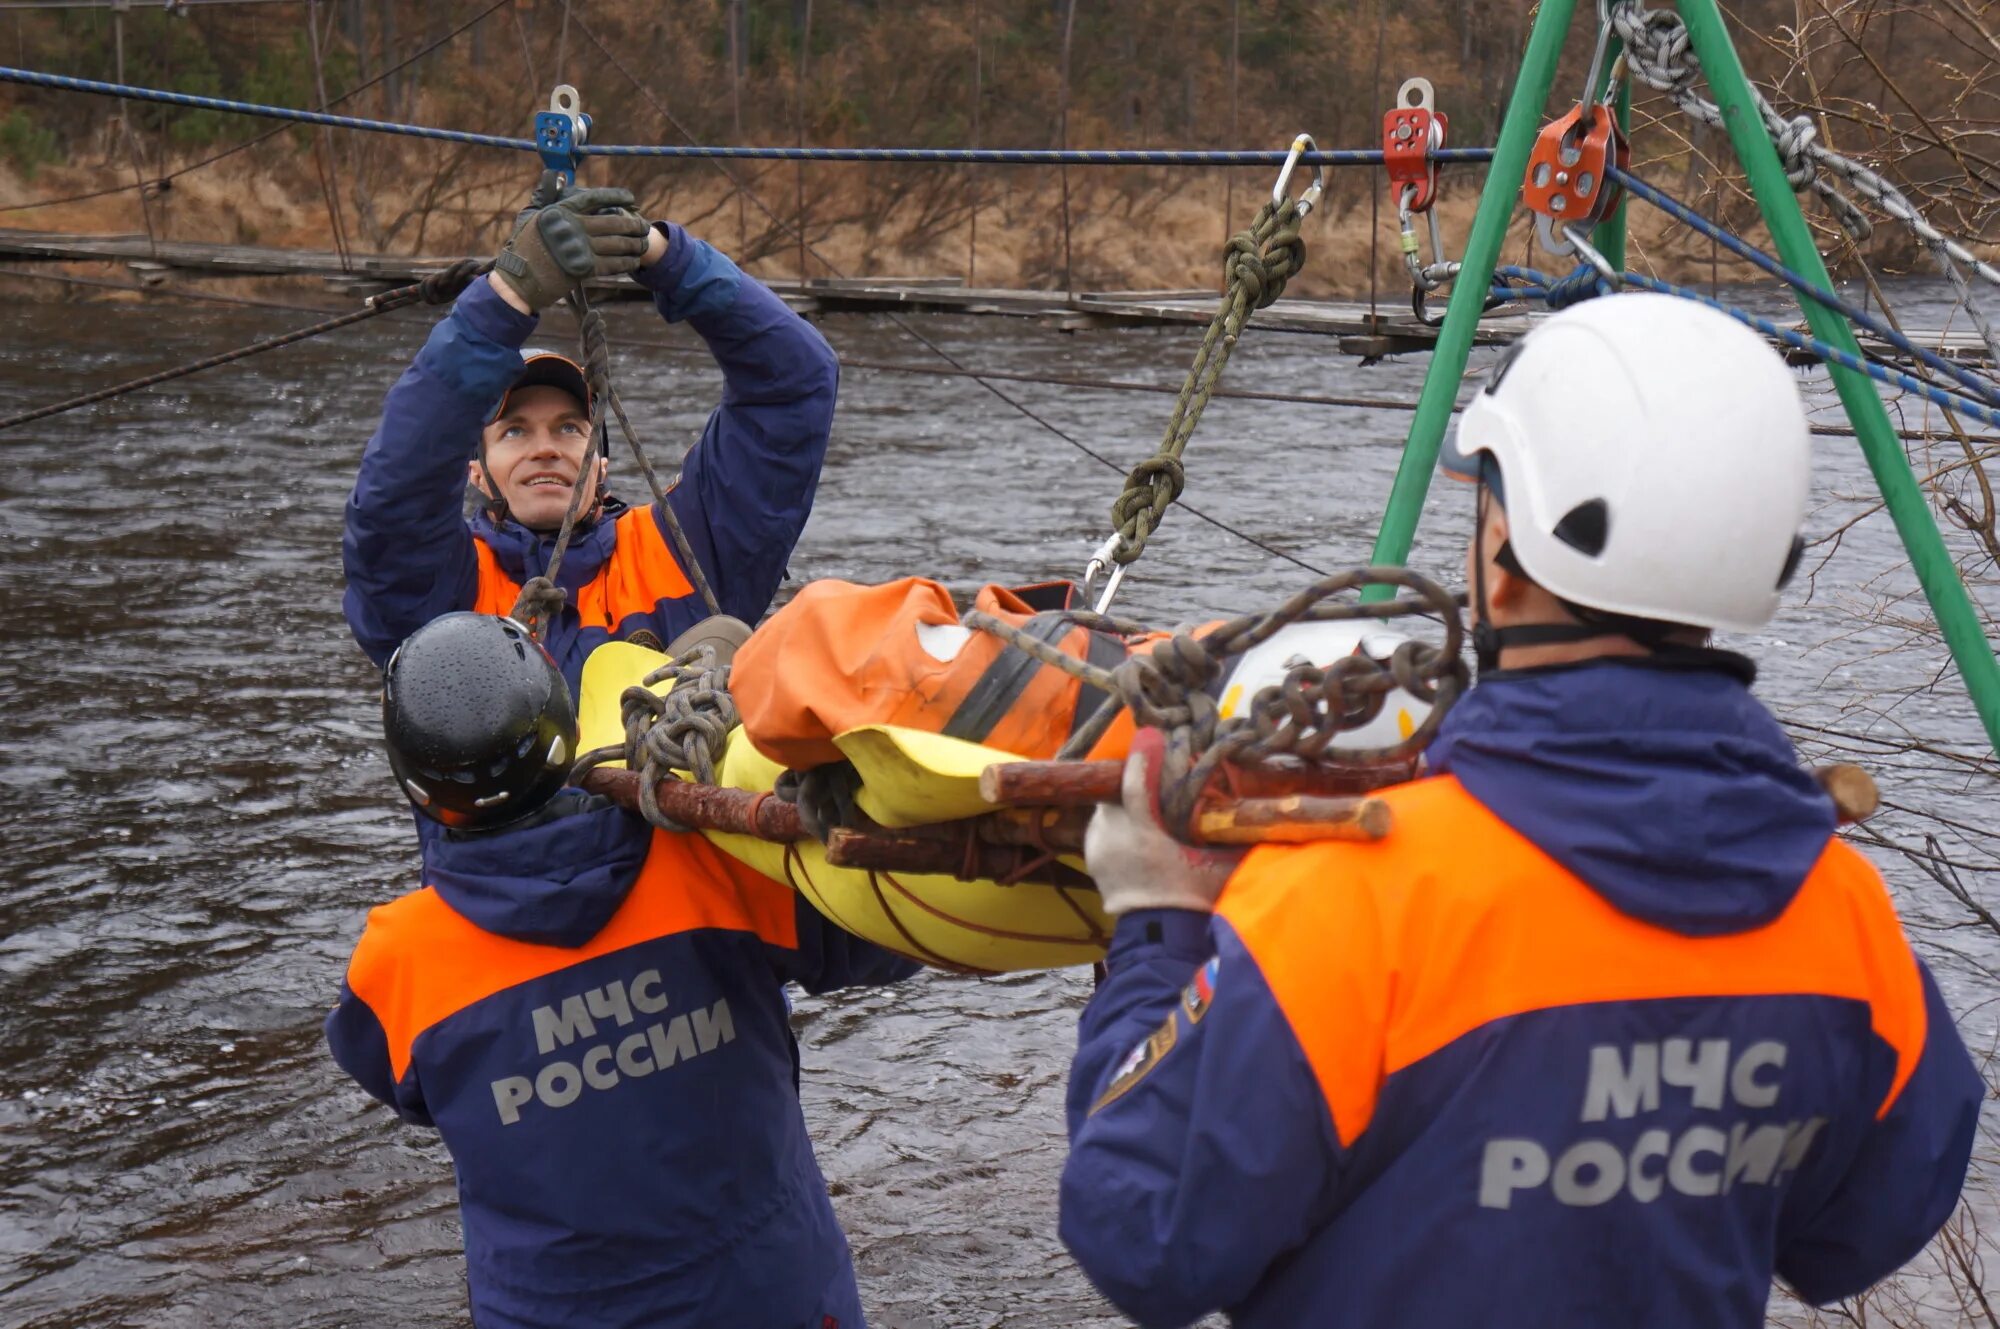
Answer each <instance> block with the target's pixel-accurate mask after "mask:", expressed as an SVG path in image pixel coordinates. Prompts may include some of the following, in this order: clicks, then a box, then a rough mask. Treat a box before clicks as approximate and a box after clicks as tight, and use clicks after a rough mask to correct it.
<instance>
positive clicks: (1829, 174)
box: [1609, 0, 2000, 360]
mask: <svg viewBox="0 0 2000 1329" xmlns="http://www.w3.org/2000/svg"><path fill="white" fill-rule="evenodd" d="M1609 19H1610V23H1611V26H1612V28H1613V30H1614V31H1616V32H1617V34H1618V36H1619V37H1620V38H1621V39H1622V40H1623V41H1624V43H1625V54H1626V57H1627V67H1628V68H1629V69H1630V70H1631V72H1632V74H1633V75H1634V76H1635V77H1636V78H1638V79H1639V80H1641V81H1642V82H1644V83H1645V84H1647V85H1648V86H1649V87H1653V88H1656V89H1658V90H1659V91H1661V92H1664V93H1666V94H1667V95H1668V96H1669V97H1671V98H1672V99H1673V102H1674V104H1675V105H1676V106H1678V107H1680V109H1681V112H1682V113H1683V114H1685V115H1686V116H1688V117H1689V118H1690V119H1692V120H1696V121H1698V122H1700V123H1702V124H1705V125H1708V126H1710V127H1711V128H1714V129H1724V128H1725V125H1724V123H1723V117H1722V108H1721V107H1719V106H1717V105H1716V104H1715V103H1714V102H1712V101H1710V100H1708V99H1707V98H1706V97H1703V96H1701V95H1700V94H1699V93H1697V92H1695V91H1694V81H1695V78H1696V77H1697V76H1698V75H1699V74H1700V72H1701V64H1700V62H1699V61H1698V60H1697V59H1696V58H1695V54H1694V50H1693V45H1692V42H1691V39H1690V38H1689V36H1688V31H1687V25H1686V24H1685V23H1683V22H1682V21H1681V16H1680V15H1679V14H1677V13H1675V12H1673V11H1672V10H1665V9H1644V8H1642V7H1641V0H1614V3H1613V4H1612V6H1611V12H1610V15H1609ZM1750 95H1751V96H1752V97H1753V98H1754V99H1755V102H1756V107H1757V114H1758V115H1759V117H1760V118H1762V120H1763V122H1764V128H1765V131H1766V132H1767V133H1769V134H1770V136H1771V142H1772V143H1773V144H1774V145H1775V146H1776V148H1777V150H1778V156H1779V157H1780V158H1781V159H1782V161H1783V164H1784V167H1785V178H1786V179H1788V180H1790V181H1791V184H1792V188H1793V189H1795V190H1801V191H1803V190H1807V189H1810V190H1812V191H1813V192H1814V193H1816V194H1818V195H1819V196H1820V197H1821V198H1822V199H1824V200H1825V201H1826V204H1827V206H1828V207H1829V208H1830V209H1832V211H1833V214H1834V216H1835V218H1836V219H1837V220H1838V221H1839V222H1840V225H1841V228H1842V229H1843V230H1845V231H1846V232H1847V233H1848V234H1849V235H1851V236H1853V237H1854V238H1855V239H1856V240H1866V239H1867V238H1868V237H1869V236H1871V235H1873V234H1874V230H1875V228H1874V225H1873V223H1871V222H1870V221H1869V220H1868V218H1867V216H1866V215H1865V214H1864V213H1863V212H1862V211H1861V209H1860V208H1859V207H1857V206H1856V205H1855V203H1854V201H1853V200H1852V199H1850V198H1848V197H1847V195H1846V194H1845V193H1843V192H1842V191H1841V188H1840V185H1841V184H1845V185H1846V186H1847V187H1848V188H1849V189H1852V190H1853V191H1854V192H1855V193H1857V194H1859V195H1861V196H1862V197H1863V198H1866V199H1868V200H1869V201H1871V202H1873V203H1874V204H1875V205H1876V206H1877V207H1879V208H1881V209H1882V210H1883V211H1884V212H1886V213H1887V214H1888V215H1889V216H1890V217H1891V218H1892V219H1893V220H1895V221H1898V222H1900V223H1902V224H1903V225H1904V226H1905V227H1907V228H1908V229H1909V230H1910V232H1911V233H1912V234H1913V235H1915V236H1916V237H1917V239H1918V241H1919V242H1921V243H1922V244H1923V246H1924V248H1925V249H1927V250H1929V251H1930V254H1931V257H1932V258H1933V259H1934V260H1935V261H1936V262H1937V265H1938V268H1939V270H1940V271H1942V272H1943V273H1944V275H1945V278H1946V280H1948V281H1949V282H1950V283H1951V285H1952V289H1953V291H1954V292H1955V293H1956V294H1957V296H1958V298H1959V301H1960V303H1962V304H1963V305H1964V306H1965V311H1966V314H1967V315H1968V316H1969V317H1970V318H1971V320H1972V323H1973V326H1974V327H1975V328H1977V329H1978V330H1979V336H1980V340H1982V341H1984V342H1985V343H1986V349H1987V351H1988V352H1989V353H1990V354H1991V355H1992V356H1993V357H1994V358H1995V359H1996V360H2000V336H1996V334H1995V332H1994V329H1993V326H1992V324H1991V323H1990V322H1989V321H1988V319H1987V317H1986V313H1985V311H1984V310H1983V309H1981V308H1980V306H1979V303H1978V301H1977V300H1975V299H1974V298H1973V294H1972V287H1971V285H1970V284H1969V283H1968V282H1967V281H1966V279H1965V272H1964V269H1966V268H1970V269H1971V270H1972V271H1973V272H1974V273H1975V274H1977V275H1978V276H1979V278H1980V279H1981V280H1982V281H1985V282H1987V283H1989V284H1991V285H1996V286H2000V269H1997V268H1995V267H1993V266H1992V265H1991V264H1988V263H1985V262H1982V261H1981V260H1980V259H1979V258H1978V257H1977V256H1976V255H1975V254H1973V253H1972V251H1971V250H1969V249H1967V248H1966V247H1965V246H1964V245H1963V244H1961V243H1959V242H1958V241H1957V240H1954V239H1952V238H1951V237H1949V236H1947V235H1945V234H1944V233H1943V232H1941V231H1939V230H1938V229H1937V228H1936V227H1935V226H1932V225H1931V224H1930V222H1929V221H1928V220H1927V219H1926V218H1925V217H1924V214H1923V213H1922V211H1920V210H1919V209H1918V208H1917V206H1916V205H1915V204H1914V203H1912V202H1910V200H1909V198H1908V197H1907V196H1906V195H1905V194H1904V193H1903V192H1902V191H1901V190H1900V189H1898V188H1896V186H1895V185H1893V184H1891V183H1889V181H1888V180H1886V179H1884V178H1883V177H1882V176H1881V175H1880V174H1879V173H1877V172H1876V171H1874V170H1872V169H1870V168H1869V167H1867V166H1864V165H1863V164H1862V163H1860V162H1858V161H1855V160H1854V159H1853V158H1851V157H1844V156H1842V155H1841V154H1840V153H1837V152H1835V151H1833V150H1832V149H1831V148H1826V147H1822V146H1821V145H1820V144H1818V143H1817V142H1815V141H1814V140H1815V139H1816V138H1817V137H1818V135H1819V129H1818V127H1817V126H1815V125H1814V124H1813V122H1812V118H1811V117H1810V116H1805V115H1800V116H1795V117H1793V118H1792V119H1790V120H1787V119H1786V118H1785V117H1783V116H1781V115H1779V114H1778V112H1777V111H1776V110H1774V109H1773V108H1772V106H1771V103H1770V102H1769V101H1767V100H1766V99H1765V97H1764V94H1763V93H1762V92H1759V91H1758V90H1757V89H1755V88H1752V89H1751V90H1750Z"/></svg>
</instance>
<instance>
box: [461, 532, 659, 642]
mask: <svg viewBox="0 0 2000 1329" xmlns="http://www.w3.org/2000/svg"><path fill="white" fill-rule="evenodd" d="M472 547H473V551H474V553H475V554H476V556H477V558H478V562H479V583H478V589H477V590H476V591H475V592H474V594H473V603H472V608H473V611H474V612H475V613H480V614H507V613H512V612H513V609H514V602H515V601H516V600H517V599H519V598H520V595H521V584H520V583H519V582H517V581H515V580H514V579H513V578H512V577H509V576H508V575H507V574H506V572H504V571H502V569H501V567H500V560H499V559H498V558H497V557H496V556H495V555H494V553H493V550H492V548H491V546H489V545H488V544H487V543H486V542H485V541H484V540H481V539H479V538H478V537H477V536H475V537H474V538H473V541H472ZM692 594H694V586H693V584H692V583H690V582H689V581H688V578H687V574H686V573H685V572H683V571H682V570H681V565H680V560H679V559H677V558H675V557H674V555H673V550H672V549H671V547H669V546H668V544H667V539H666V536H665V534H664V533H663V532H662V531H661V529H660V521H659V516H658V514H657V513H655V512H654V511H653V509H652V508H651V507H643V508H633V509H631V510H629V511H627V512H625V513H624V514H623V515H621V516H620V517H619V518H618V538H617V541H616V542H615V543H614V544H613V545H612V548H611V557H610V558H608V559H606V560H605V562H604V566H603V567H601V568H599V569H598V570H597V575H596V576H594V577H592V578H591V579H590V580H589V581H587V582H585V583H584V584H583V585H582V586H580V587H578V588H576V590H574V591H572V592H571V593H570V605H571V606H572V607H573V608H574V609H575V610H576V612H577V616H578V618H579V619H580V621H581V622H582V624H583V625H584V626H586V627H601V628H606V629H609V630H611V631H612V632H613V633H614V634H617V632H618V629H619V627H620V626H621V625H622V624H623V623H624V621H625V620H626V619H628V618H631V617H632V616H633V615H635V614H650V613H653V612H654V611H655V610H657V609H658V608H659V607H660V602H661V601H663V600H677V599H679V598H681V597H682V596H685V595H692Z"/></svg>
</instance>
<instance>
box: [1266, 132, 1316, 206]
mask: <svg viewBox="0 0 2000 1329" xmlns="http://www.w3.org/2000/svg"><path fill="white" fill-rule="evenodd" d="M1318 151H1319V144H1317V143H1315V142H1313V136H1312V135H1311V134H1300V135H1299V136H1298V137H1297V138H1295V139H1293V140H1292V150H1291V152H1289V153H1287V154H1286V156H1285V164H1284V166H1283V168H1282V169H1280V170H1279V172H1278V183H1276V184H1275V185H1272V186H1271V206H1272V207H1274V208H1278V207H1283V206H1284V204H1285V197H1286V192H1285V191H1286V190H1287V188H1288V187H1289V186H1290V185H1291V183H1292V168H1293V167H1295V166H1297V165H1298V164H1299V158H1301V157H1303V156H1305V154H1306V153H1308V152H1318ZM1312 170H1313V178H1312V183H1311V184H1310V185H1307V186H1306V192H1305V193H1303V194H1301V195H1299V216H1301V217H1303V216H1305V215H1306V214H1307V213H1308V212H1311V211H1312V210H1313V208H1314V206H1315V205H1317V204H1318V203H1319V196H1320V193H1321V191H1323V190H1324V189H1325V188H1326V168H1324V167H1322V166H1319V165H1315V166H1314V167H1313V168H1312Z"/></svg>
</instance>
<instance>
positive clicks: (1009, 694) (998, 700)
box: [943, 613, 1123, 743]
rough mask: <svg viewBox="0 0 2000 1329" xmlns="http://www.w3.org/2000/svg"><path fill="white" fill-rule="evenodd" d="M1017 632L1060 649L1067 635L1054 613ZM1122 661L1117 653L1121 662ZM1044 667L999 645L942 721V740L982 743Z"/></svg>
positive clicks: (1066, 627) (1065, 623) (1067, 627)
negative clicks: (989, 661) (981, 671)
mask: <svg viewBox="0 0 2000 1329" xmlns="http://www.w3.org/2000/svg"><path fill="white" fill-rule="evenodd" d="M1021 631H1023V632H1025V633H1027V634H1028V635H1029V636H1030V637H1033V638H1034V639H1035V640H1036V641H1042V642H1047V643H1048V644H1049V645H1051V646H1060V645H1061V644H1062V641H1063V638H1064V637H1066V636H1068V635H1069V634H1070V625H1069V622H1068V620H1066V619H1065V618H1063V616H1062V615H1061V614H1058V613H1047V614H1036V615H1035V616H1034V617H1033V618H1031V619H1029V620H1028V621H1027V622H1026V623H1023V624H1021ZM1122 658H1123V657H1122V653H1121V662H1122ZM1048 667H1049V666H1047V665H1045V664H1043V663H1042V662H1041V661H1040V660H1037V659H1036V658H1035V657H1034V656H1032V655H1029V654H1028V653H1027V652H1026V651H1024V650H1021V649H1020V648H1019V647H1017V646H1012V645H1003V646H1001V648H1000V653H999V654H998V655H996V656H994V657H993V663H992V664H989V665H987V666H986V670H985V672H984V673H982V674H980V676H979V678H978V680H977V681H975V682H974V683H973V685H972V686H971V687H970V688H968V689H966V693H965V699H964V700H963V701H961V702H959V703H958V709H957V710H955V711H953V712H952V713H951V718H950V719H948V720H946V721H945V722H944V730H943V732H944V735H945V737H947V738H962V739H965V740H966V741H967V742H969V743H980V742H984V741H985V739H986V736H987V735H989V734H991V733H992V732H993V730H994V727H995V726H997V725H998V724H999V723H1000V722H1001V721H1002V720H1004V719H1006V718H1007V712H1008V711H1010V710H1011V709H1013V707H1014V705H1015V703H1017V702H1019V701H1020V700H1021V694H1022V693H1024V692H1026V691H1027V690H1028V684H1029V683H1031V682H1033V681H1034V678H1035V675H1036V674H1038V673H1040V672H1041V671H1042V670H1044V669H1047V668H1048Z"/></svg>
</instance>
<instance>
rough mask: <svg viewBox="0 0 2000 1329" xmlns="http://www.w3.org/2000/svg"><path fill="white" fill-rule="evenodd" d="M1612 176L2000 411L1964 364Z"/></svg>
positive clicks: (1649, 190)
mask: <svg viewBox="0 0 2000 1329" xmlns="http://www.w3.org/2000/svg"><path fill="white" fill-rule="evenodd" d="M1611 176H1612V178H1613V179H1614V180H1616V181H1617V182H1618V183H1619V184H1620V185H1622V186H1623V187H1624V188H1625V189H1626V191H1627V192H1629V193H1631V194H1632V195H1633V196H1634V197H1636V198H1639V199H1643V200H1644V201H1646V202H1647V203H1650V204H1652V205H1653V206H1654V207H1656V208H1658V209H1659V210H1660V211H1662V212H1664V213H1666V214H1667V215H1668V216H1669V217H1672V218H1673V219H1674V220H1676V221H1678V222H1681V223H1682V224H1684V225H1686V226H1688V227H1690V228H1692V229H1693V230H1695V231H1697V232H1699V233H1700V234H1702V235H1704V236H1706V237H1708V238H1709V239H1711V240H1714V241H1716V242H1718V243H1719V244H1721V246H1722V247H1723V248H1724V249H1727V250H1728V251H1729V252H1730V253H1732V254H1734V255H1736V256H1737V257H1738V258H1741V259H1743V260H1745V261H1746V262H1749V263H1751V264H1754V265H1755V266H1756V267H1758V268H1760V269H1762V270H1763V271H1764V272H1766V273H1768V274H1770V275H1771V276H1773V277H1776V278H1777V279H1778V280H1779V281H1781V282H1783V283H1785V285H1787V286H1789V287H1791V288H1792V289H1793V290H1794V291H1797V292H1798V293H1799V294H1800V295H1803V296H1805V297H1806V298H1807V299H1809V300H1811V301H1813V302H1814V303H1816V304H1819V305H1822V306H1824V307H1825V308H1827V309H1831V310H1833V311H1834V312H1835V313H1837V314H1840V315H1841V316H1842V317H1844V318H1846V319H1847V320H1848V322H1850V323H1853V324H1854V325H1855V326H1857V327H1860V328H1864V329H1866V330H1867V331H1868V332H1870V333H1872V334H1874V335H1875V336H1876V337H1879V338H1881V339H1882V340H1883V341H1884V342H1887V343H1888V344H1889V345H1890V346H1892V347H1894V348H1895V349H1896V350H1899V351H1901V352H1903V353H1904V354H1905V355H1908V356H1910V357H1911V358H1913V359H1916V360H1919V361H1921V362H1923V363H1924V364H1925V365H1927V366H1929V367H1930V368H1931V369H1934V370H1936V371H1938V372H1939V373H1941V374H1944V375H1946V376H1947V377H1949V378H1951V379H1952V380H1953V381H1955V382H1956V383H1958V384H1959V386H1960V387H1962V388H1964V389H1965V390H1966V391H1968V392H1970V393H1972V394H1973V395H1974V396H1976V397H1978V398H1979V399H1980V400H1981V401H1984V402H1985V403H1987V404H1988V405H1989V406H2000V385H1996V384H1995V383H1993V381H1992V380H1990V379H1987V378H1983V377H1981V376H1979V375H1977V374H1974V373H1972V372H1971V371H1970V370H1968V369H1966V368H1965V366H1963V365H1959V364H1953V363H1952V362H1951V361H1950V360H1947V359H1945V358H1944V357H1943V356H1941V355H1939V354H1937V353H1936V352H1934V351H1931V350H1929V349H1927V348H1925V347H1922V346H1918V345H1917V344H1916V343H1915V342H1913V341H1911V340H1910V339H1909V338H1908V337H1907V336H1906V335H1904V334H1903V333H1902V332H1900V331H1899V330H1897V329H1896V328H1893V327H1891V326H1889V325H1888V324H1886V323H1884V322H1882V321H1881V320H1879V319H1876V318H1875V317H1874V316H1873V315H1871V314H1869V313H1868V312H1867V311H1866V310H1864V309H1861V308H1859V307H1858V306H1855V305H1852V304H1849V303H1848V302H1847V301H1845V300H1843V299H1841V298H1840V297H1839V296H1838V295H1835V294H1834V293H1833V292H1832V291H1828V290H1824V289H1822V288H1820V287H1818V286H1815V285H1813V283H1812V282H1810V281H1808V280H1807V279H1806V278H1805V277H1804V276H1802V275H1801V274H1799V273H1797V272H1794V271H1793V270H1792V269H1790V268H1788V267H1786V266H1785V265H1784V264H1783V263H1782V262H1780V261H1779V260H1777V259H1775V258H1772V257H1771V256H1770V255H1768V254H1766V253H1764V252H1763V251H1762V250H1760V249H1758V248H1757V247H1756V246H1754V245H1751V244H1749V243H1748V242H1746V241H1744V240H1743V239H1742V238H1740V237H1739V236H1736V235H1732V234H1731V233H1729V232H1728V231H1725V230H1723V229H1722V228H1721V227H1719V226H1717V225H1715V223H1713V222H1711V221H1710V220H1709V219H1708V218H1706V217H1704V216H1702V215H1701V214H1700V213H1698V212H1696V211H1695V210H1694V209H1693V208H1690V207H1688V206H1687V205H1686V204H1685V203H1681V202H1679V201H1678V200H1676V199H1674V198H1672V197H1670V196H1669V195H1667V194H1665V193H1663V192H1661V191H1660V190H1658V189H1655V188H1654V187H1653V186H1651V185H1649V184H1647V183H1646V182H1645V181H1644V180H1641V179H1639V178H1638V177H1637V176H1635V175H1633V174H1631V173H1630V172H1629V171H1624V170H1620V169H1618V168H1617V167H1613V168H1612V169H1611Z"/></svg>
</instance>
